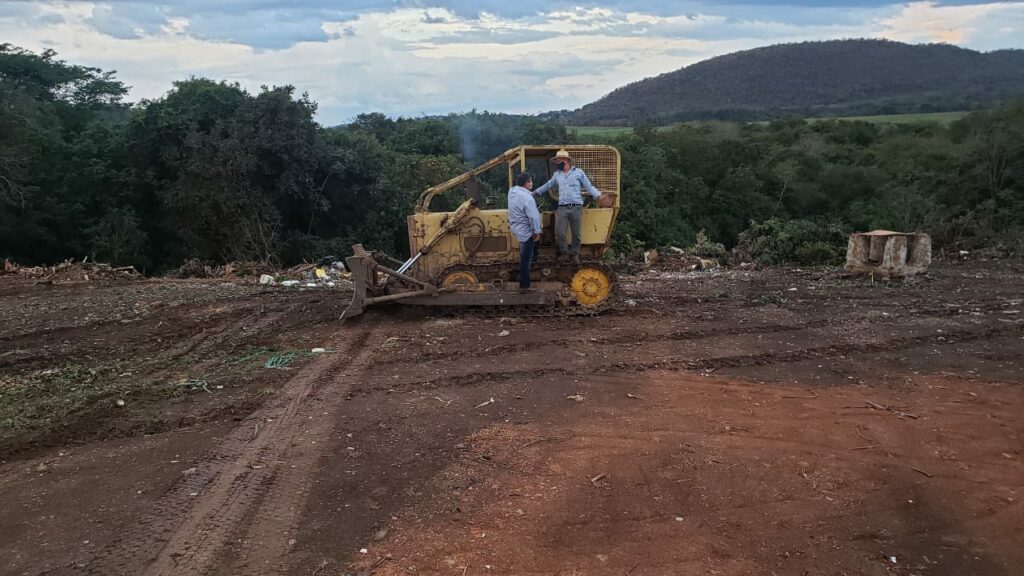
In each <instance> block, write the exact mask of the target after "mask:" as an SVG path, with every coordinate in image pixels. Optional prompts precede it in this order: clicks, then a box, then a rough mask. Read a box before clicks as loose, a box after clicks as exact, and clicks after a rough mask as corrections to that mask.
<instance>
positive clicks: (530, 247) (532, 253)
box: [519, 236, 540, 288]
mask: <svg viewBox="0 0 1024 576" xmlns="http://www.w3.org/2000/svg"><path fill="white" fill-rule="evenodd" d="M539 255H540V242H537V241H536V240H534V239H533V237H532V236H531V237H530V239H529V240H524V241H521V242H519V287H520V288H529V287H530V265H532V264H533V261H534V260H535V259H536V258H537V256H539Z"/></svg>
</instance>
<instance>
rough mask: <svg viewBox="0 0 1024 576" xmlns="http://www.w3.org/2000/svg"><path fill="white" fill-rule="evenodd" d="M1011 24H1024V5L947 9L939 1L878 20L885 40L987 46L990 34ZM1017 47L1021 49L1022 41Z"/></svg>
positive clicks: (977, 5)
mask: <svg viewBox="0 0 1024 576" xmlns="http://www.w3.org/2000/svg"><path fill="white" fill-rule="evenodd" d="M1009 22H1024V3H1019V2H997V3H990V4H969V5H962V6H955V5H950V6H946V5H940V4H937V3H936V2H914V3H912V4H907V5H906V6H904V7H903V8H902V10H900V11H899V12H898V13H897V14H895V15H893V16H889V17H885V18H879V19H878V20H877V24H878V25H879V26H880V30H879V35H881V36H884V37H885V38H889V39H891V40H899V41H901V42H946V43H949V44H965V43H966V44H971V43H974V42H978V41H980V42H981V43H984V41H985V40H986V36H987V35H988V34H991V33H992V32H997V33H999V32H1000V31H1001V30H1002V29H1003V28H1006V24H1007V23H1009ZM1011 31H1012V28H1011ZM1016 46H1017V47H1020V46H1021V42H1020V39H1019V38H1018V39H1017V42H1016Z"/></svg>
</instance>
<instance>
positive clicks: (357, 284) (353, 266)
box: [341, 246, 373, 320]
mask: <svg viewBox="0 0 1024 576" xmlns="http://www.w3.org/2000/svg"><path fill="white" fill-rule="evenodd" d="M359 248H360V249H359V250H356V253H355V254H354V255H353V256H349V257H348V258H346V259H345V263H346V264H348V269H349V271H351V272H352V302H350V303H349V305H348V308H346V309H345V312H343V313H342V314H341V319H342V320H344V319H346V318H352V317H354V316H359V315H360V314H362V313H363V310H365V308H366V286H367V283H368V282H369V281H370V275H371V274H373V257H372V256H370V255H369V254H367V253H366V252H365V251H363V250H362V246H359Z"/></svg>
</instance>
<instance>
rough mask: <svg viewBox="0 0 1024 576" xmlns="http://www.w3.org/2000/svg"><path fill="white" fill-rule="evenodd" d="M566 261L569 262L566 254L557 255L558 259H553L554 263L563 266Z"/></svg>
mask: <svg viewBox="0 0 1024 576" xmlns="http://www.w3.org/2000/svg"><path fill="white" fill-rule="evenodd" d="M568 261H569V255H568V254H559V255H558V258H555V262H559V263H561V264H565V263H566V262H568Z"/></svg>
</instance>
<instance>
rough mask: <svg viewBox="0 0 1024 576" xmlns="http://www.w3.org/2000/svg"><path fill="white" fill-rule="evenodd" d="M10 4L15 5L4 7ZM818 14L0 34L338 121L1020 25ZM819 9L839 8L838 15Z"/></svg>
mask: <svg viewBox="0 0 1024 576" xmlns="http://www.w3.org/2000/svg"><path fill="white" fill-rule="evenodd" d="M417 4H419V3H417ZM11 6H14V7H15V8H18V9H17V10H14V9H11V10H3V9H2V8H8V7H11ZM178 8H179V10H177V11H176V12H175V13H174V14H179V13H181V12H182V11H181V10H180V6H179V7H178ZM790 10H796V9H790ZM815 10H816V13H815V15H814V18H813V19H812V20H813V22H812V23H805V24H800V23H799V22H800V20H801V19H800V18H798V17H796V16H795V15H794V14H792V13H789V16H790V17H789V18H787V13H784V12H782V11H780V9H774V10H768V9H760V10H754V9H750V10H747V11H743V12H742V13H743V16H742V17H741V16H737V15H736V14H732V15H725V14H726V13H724V12H719V13H716V12H715V11H714V10H710V9H709V10H708V11H706V12H704V13H687V14H675V15H667V16H666V15H664V14H653V13H648V12H644V11H640V10H636V9H632V10H629V11H623V10H616V9H612V8H600V7H599V8H582V7H576V8H571V9H564V10H559V11H557V12H551V13H528V12H523V14H524V15H520V16H515V17H509V16H501V15H498V14H495V13H493V12H481V13H479V14H476V15H473V16H469V15H467V14H466V13H465V12H459V11H455V10H452V9H448V8H444V7H433V6H430V5H429V4H428V5H427V6H426V7H423V6H421V5H417V6H416V7H412V8H397V9H373V10H366V11H363V12H361V13H359V14H358V15H356V16H355V17H353V18H346V19H342V18H337V19H330V18H321V19H320V20H319V22H320V32H322V33H323V38H322V39H319V38H316V39H309V40H305V41H298V42H290V43H286V44H284V45H283V46H284V47H281V48H276V49H275V48H267V47H265V46H264V47H255V46H251V45H249V44H246V43H243V42H240V41H228V40H217V39H214V38H210V37H208V36H207V35H206V34H205V33H204V34H198V33H197V32H195V30H194V29H195V27H196V24H195V21H194V20H193V19H191V18H189V17H188V16H187V15H184V16H182V15H170V13H169V12H168V13H166V14H167V15H166V18H163V17H162V16H161V18H163V19H162V20H161V18H157V17H156V16H154V15H153V14H156V15H157V16H160V15H162V14H165V12H161V11H159V10H157V11H156V12H153V13H149V12H147V13H146V14H144V15H142V16H140V17H139V18H136V19H132V18H127V19H126V18H125V16H124V14H125V11H124V7H123V6H122V10H121V11H120V12H111V11H110V10H109V8H108V6H107V5H105V4H93V3H87V2H71V3H42V4H35V5H33V10H32V15H31V16H29V15H27V13H26V11H25V10H24V9H23V5H20V4H15V5H11V4H5V3H3V2H0V38H3V39H4V41H6V42H11V43H13V44H16V45H19V46H23V47H26V48H29V49H34V50H40V49H43V48H54V49H56V50H57V51H58V52H59V54H60V55H61V57H62V58H64V59H66V60H68V61H71V62H76V63H83V64H88V65H92V66H98V67H102V68H104V69H116V70H118V72H119V74H118V76H119V78H121V79H122V80H123V81H125V82H126V83H128V84H130V85H132V86H133V91H132V93H131V97H132V98H152V97H157V96H160V95H161V94H163V93H165V92H166V91H167V90H168V89H170V87H171V82H172V81H173V80H180V79H185V78H187V77H189V76H192V75H195V76H207V77H210V78H214V79H227V80H233V81H238V82H240V83H241V84H242V85H244V86H246V87H247V88H249V89H251V90H256V89H258V88H259V86H260V85H263V84H266V85H274V84H278V85H280V84H293V85H294V86H296V87H297V88H298V90H299V91H300V92H301V91H308V92H309V93H310V95H311V97H312V98H313V99H314V100H316V101H317V102H319V103H320V119H321V121H322V122H324V123H328V124H330V123H336V122H340V121H345V120H347V119H349V118H351V117H352V116H353V115H355V114H356V113H359V112H366V111H382V112H386V113H389V114H405V115H417V114H420V113H427V114H433V113H443V112H448V111H461V110H468V109H470V108H477V109H489V110H495V111H504V112H540V111H544V110H550V109H561V108H576V107H578V106H580V105H582V104H585V103H587V102H589V101H592V100H594V99H596V98H598V97H600V96H602V95H603V94H605V93H607V92H608V91H610V90H612V89H614V88H616V87H618V86H621V85H623V84H626V83H628V82H632V81H636V80H640V79H642V78H644V77H648V76H652V75H656V74H659V73H663V72H667V71H671V70H674V69H677V68H679V67H681V66H685V65H688V64H692V63H694V62H697V61H699V60H703V59H705V58H709V57H712V56H716V55H720V54H725V53H728V52H733V51H736V50H742V49H747V48H753V47H756V46H763V45H766V44H774V43H778V42H791V41H803V40H813V39H830V38H850V37H885V38H891V39H894V40H903V41H910V42H920V41H951V42H957V43H963V44H966V45H968V46H979V47H980V46H984V47H986V48H989V49H991V48H997V47H1007V46H1019V45H1020V39H1019V38H1015V32H1014V31H1015V30H1020V29H1024V4H1019V3H1006V2H1003V3H991V4H983V5H969V6H947V5H939V4H936V3H934V2H916V3H912V4H907V5H899V6H893V7H884V6H883V7H880V8H874V9H871V8H864V7H861V8H856V9H838V8H837V9H830V8H825V7H819V8H816V9H815ZM826 10H835V12H834V14H835V18H834V20H832V23H830V22H829V21H828V19H827V18H824V17H823V11H826ZM734 11H735V10H734ZM41 16H43V17H41ZM97 16H99V19H97ZM307 17H308V15H304V16H303V18H307ZM140 22H143V24H140ZM266 25H267V26H272V23H270V24H266ZM204 30H208V28H204ZM304 34H305V33H304ZM315 36H316V35H309V34H306V35H305V37H309V38H314V37H315Z"/></svg>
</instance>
